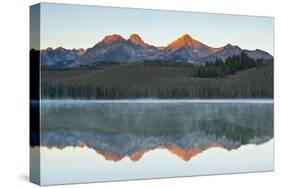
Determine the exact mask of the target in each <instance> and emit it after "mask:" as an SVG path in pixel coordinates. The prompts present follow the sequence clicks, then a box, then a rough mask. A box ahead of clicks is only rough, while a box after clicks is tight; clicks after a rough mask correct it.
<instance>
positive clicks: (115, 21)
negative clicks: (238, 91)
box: [41, 3, 274, 55]
mask: <svg viewBox="0 0 281 188" xmlns="http://www.w3.org/2000/svg"><path fill="white" fill-rule="evenodd" d="M273 26H274V20H273V18H271V17H260V16H240V15H225V14H210V13H194V12H183V11H163V10H148V9H136V8H114V7H102V6H94V5H86V6H85V5H70V4H56V3H42V4H41V49H46V48H48V47H52V48H57V47H64V48H67V49H73V48H84V49H87V48H90V47H93V46H94V45H95V44H96V43H98V42H99V41H101V40H102V39H103V38H104V37H105V36H106V35H111V34H119V35H121V36H122V37H124V38H126V39H127V38H129V36H130V35H131V34H133V33H136V34H138V35H139V36H140V37H141V38H142V39H143V40H144V41H145V42H146V43H148V44H151V45H154V46H157V47H161V46H167V45H168V44H169V43H171V42H172V41H174V40H176V39H177V38H179V37H181V36H182V35H184V34H189V35H190V36H191V37H192V38H194V39H196V40H199V41H200V42H202V43H204V44H206V45H209V46H211V47H221V46H224V45H226V44H228V43H231V44H232V45H237V46H239V47H241V48H242V49H249V50H255V49H261V50H264V51H267V52H268V53H270V54H272V55H273V37H274V36H273V33H274V32H273V28H274V27H273ZM257 31H258V32H257Z"/></svg>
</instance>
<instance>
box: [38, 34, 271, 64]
mask: <svg viewBox="0 0 281 188" xmlns="http://www.w3.org/2000/svg"><path fill="white" fill-rule="evenodd" d="M242 51H243V52H245V53H246V54H247V55H248V56H249V57H251V58H253V59H263V60H270V59H273V57H272V55H270V54H269V53H267V52H265V51H263V50H260V49H256V50H247V49H241V48H240V47H239V46H235V45H232V44H227V45H225V46H222V47H220V48H214V47H210V46H208V45H206V44H203V43H201V42H200V41H198V40H196V39H193V38H192V37H191V36H190V35H188V34H185V35H183V36H181V37H179V38H178V39H177V40H175V41H173V42H171V43H170V44H169V45H168V46H166V47H156V46H153V45H150V44H147V43H145V42H144V41H143V39H142V38H141V37H140V36H139V35H137V34H132V35H131V36H130V37H129V38H128V39H125V38H123V37H122V36H120V35H117V34H113V35H108V36H105V37H104V38H103V40H101V41H100V42H98V43H97V44H96V45H94V46H93V47H91V48H88V49H87V50H83V49H72V50H70V49H64V48H63V47H59V48H56V49H52V48H47V49H44V50H41V63H42V65H43V66H49V67H61V68H66V67H76V66H79V65H90V64H94V63H97V62H117V63H132V62H139V61H145V60H164V61H171V62H175V63H192V64H205V63H206V62H214V61H215V60H216V59H222V60H223V61H224V60H225V59H227V58H228V57H230V56H233V55H238V54H240V53H241V52H242Z"/></svg>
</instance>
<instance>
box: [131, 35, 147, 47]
mask: <svg viewBox="0 0 281 188" xmlns="http://www.w3.org/2000/svg"><path fill="white" fill-rule="evenodd" d="M128 40H129V41H131V42H132V43H134V44H136V45H140V46H146V44H145V43H144V41H143V39H142V38H141V37H140V36H139V35H138V34H135V33H134V34H132V35H131V36H130V37H129V39H128Z"/></svg>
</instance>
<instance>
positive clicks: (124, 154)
mask: <svg viewBox="0 0 281 188" xmlns="http://www.w3.org/2000/svg"><path fill="white" fill-rule="evenodd" d="M272 138H273V101H272V100H266V99H263V100H251V99H250V100H246V99H245V100H243V99H239V100H180V101H179V100H152V99H151V100H118V101H110V100H104V101H95V100H93V101H87V100H43V101H41V145H42V146H47V147H48V148H52V149H50V150H45V149H43V148H44V147H43V148H42V149H43V150H42V151H44V152H46V153H47V155H48V153H49V154H52V153H56V155H60V154H62V155H63V153H65V152H69V148H71V147H84V148H83V149H81V151H82V150H83V151H85V149H86V150H91V151H93V153H92V154H94V156H96V157H97V158H98V160H99V161H103V162H102V164H104V165H105V166H107V165H109V164H110V165H113V163H115V164H116V165H117V164H119V165H121V164H122V165H123V167H124V168H129V169H131V170H132V171H133V170H134V168H132V167H131V165H132V164H130V163H129V164H128V163H127V162H126V164H124V160H126V161H127V160H129V161H133V162H134V164H139V165H144V164H143V161H145V159H147V157H148V158H149V156H150V155H149V153H150V152H154V151H156V150H157V151H158V150H159V151H161V150H166V151H168V152H164V154H159V155H160V158H162V159H163V160H164V161H166V162H167V163H170V162H171V161H170V160H172V161H173V160H175V158H176V160H177V161H178V160H180V161H182V162H177V163H180V164H181V165H183V166H186V164H188V163H192V161H193V160H194V159H195V158H197V157H200V155H202V154H201V153H202V152H203V153H205V152H206V151H208V150H210V149H211V148H221V149H223V150H224V151H225V152H230V153H232V152H234V151H236V149H238V148H240V147H245V148H244V150H245V151H247V147H248V145H256V147H257V148H262V147H263V145H264V144H266V143H267V142H268V141H270V140H272ZM56 148H57V149H62V150H58V151H57V150H56ZM268 148H270V147H268ZM271 149H273V147H272V148H271ZM249 151H250V150H249ZM73 152H74V153H75V154H74V153H73V155H79V152H80V149H79V150H74V151H73ZM77 152H78V153H77ZM256 152H258V153H259V152H260V153H259V155H263V151H262V150H258V149H257V150H256ZM265 152H266V151H265ZM160 153H162V152H160ZM219 153H220V152H218V155H219ZM236 153H237V151H236ZM246 153H247V152H246ZM269 154H270V152H269ZM80 155H81V158H83V156H82V155H84V152H80ZM161 155H163V156H161ZM241 155H242V153H241ZM247 155H248V154H247ZM94 156H93V157H94ZM172 156H174V157H172ZM210 157H211V156H210ZM241 157H243V156H241ZM245 157H249V156H245ZM270 157H271V156H269V158H270ZM267 158H268V157H267ZM147 160H148V159H147ZM204 160H208V156H205V159H204ZM210 160H215V159H211V158H210ZM236 160H237V161H233V162H235V163H236V165H237V169H236V170H237V172H238V171H239V168H238V167H239V160H240V159H239V160H238V159H236ZM253 160H254V158H253ZM72 162H73V161H72ZM89 162H90V160H89ZM112 162H113V163H112ZM203 162H204V161H203ZM257 162H259V163H261V162H260V161H257ZM46 163H52V161H49V160H48V159H47V158H46ZM83 163H87V161H83ZM262 163H263V162H262ZM264 163H265V164H264V165H265V166H266V168H264V170H270V169H271V167H270V166H272V163H273V161H271V160H268V161H267V162H264ZM69 164H71V160H70V161H69ZM241 164H242V163H241ZM58 165H59V164H58ZM91 165H93V168H94V166H96V165H97V164H95V163H94V164H91ZM110 165H109V166H110ZM261 165H262V164H261ZM176 166H177V165H176ZM66 168H67V167H66ZM112 168H113V169H112V170H113V171H114V165H113V166H112ZM146 168H147V167H144V169H146ZM170 168H171V167H170ZM177 168H178V167H177ZM184 169H185V170H188V168H186V167H185V168H184ZM242 169H243V168H242V166H241V169H240V170H241V171H243V170H242ZM262 169H263V168H262V167H260V168H258V169H256V170H262ZM139 170H140V169H139ZM189 170H191V172H192V169H189ZM253 170H255V169H253ZM108 171H110V169H108ZM171 171H172V172H174V173H171V174H170V175H171V176H172V175H175V174H179V175H180V174H182V175H195V174H204V170H202V169H201V171H200V173H195V172H194V174H192V173H186V172H184V171H180V170H179V173H177V172H176V169H174V170H173V169H171ZM195 171H196V170H195ZM207 172H208V173H211V172H210V171H208V170H206V173H207ZM54 173H55V172H54ZM109 173H110V172H109ZM127 173H128V174H130V173H131V172H130V171H127ZM143 173H144V174H145V172H143ZM214 173H219V172H218V171H214ZM128 174H127V175H128ZM158 174H159V175H157V173H156V172H155V174H154V177H163V176H161V174H162V173H161V172H159V173H158ZM123 175H124V176H123ZM123 175H120V176H114V178H115V179H116V180H120V179H124V177H125V175H126V174H123ZM162 175H163V174H162ZM128 177H130V176H129V175H128ZM142 177H144V176H141V175H140V174H138V175H135V176H134V177H133V178H142ZM148 177H149V176H148ZM89 178H90V177H88V179H89ZM112 178H113V176H112ZM114 178H113V179H114ZM91 179H92V180H97V181H99V180H106V178H101V177H100V176H98V175H97V176H96V178H95V177H92V178H91ZM109 179H110V177H109V178H108V180H109ZM81 181H87V180H86V179H84V180H81Z"/></svg>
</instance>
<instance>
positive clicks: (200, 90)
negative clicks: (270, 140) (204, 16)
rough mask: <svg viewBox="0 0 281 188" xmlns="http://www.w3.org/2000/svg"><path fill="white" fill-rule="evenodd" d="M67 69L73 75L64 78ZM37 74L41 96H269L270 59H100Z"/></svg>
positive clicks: (271, 91)
mask: <svg viewBox="0 0 281 188" xmlns="http://www.w3.org/2000/svg"><path fill="white" fill-rule="evenodd" d="M160 69H161V71H162V72H161V71H160ZM163 70H165V71H166V72H164V71H163ZM69 71H72V72H71V74H73V75H71V74H70V76H69V75H68V76H65V75H67V74H68V72H69ZM169 71H170V72H173V73H174V74H173V75H171V74H169ZM42 72H43V73H44V74H43V75H46V76H43V77H42V80H41V81H42V83H41V97H42V98H56V99H59V98H73V99H135V98H160V99H164V98H171V99H172V98H272V97H273V62H272V61H271V62H265V61H263V60H262V59H257V60H254V59H251V58H250V57H248V56H247V54H245V53H244V52H242V53H241V54H240V55H235V56H232V57H229V58H227V59H226V60H225V61H222V60H221V59H216V61H215V62H207V63H206V64H205V65H192V64H183V63H174V62H169V61H157V60H153V61H144V62H136V63H132V64H131V65H126V64H120V63H114V62H100V63H96V64H93V65H87V66H80V67H76V68H71V69H67V70H66V69H55V70H54V69H48V67H43V68H42ZM84 72H86V73H87V74H86V73H84ZM167 72H168V73H167ZM52 73H55V75H56V76H51V74H52ZM78 73H79V76H75V74H78ZM80 73H81V75H80ZM128 73H129V74H128ZM56 78H57V79H56Z"/></svg>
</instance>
